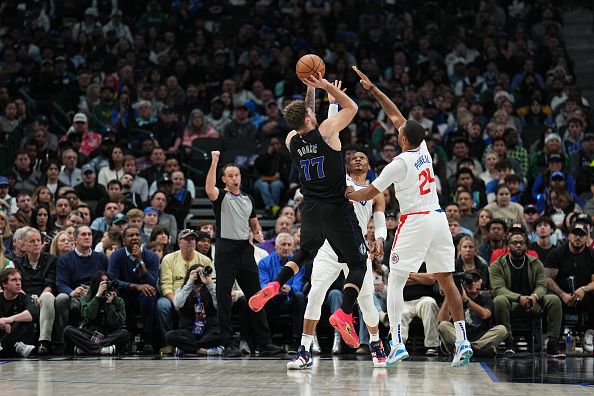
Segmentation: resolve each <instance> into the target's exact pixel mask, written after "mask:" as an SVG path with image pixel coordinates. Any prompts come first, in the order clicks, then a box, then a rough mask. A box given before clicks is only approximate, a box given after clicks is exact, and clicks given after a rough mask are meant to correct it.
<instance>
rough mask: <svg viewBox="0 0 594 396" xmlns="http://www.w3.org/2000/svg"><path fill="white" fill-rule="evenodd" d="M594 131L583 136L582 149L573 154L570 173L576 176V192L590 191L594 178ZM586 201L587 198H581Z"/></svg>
mask: <svg viewBox="0 0 594 396" xmlns="http://www.w3.org/2000/svg"><path fill="white" fill-rule="evenodd" d="M593 162H594V133H591V132H587V133H585V134H584V137H583V138H582V145H581V147H580V149H579V150H578V151H577V152H576V153H574V154H573V155H572V156H571V166H570V173H571V174H572V175H574V176H575V185H576V186H575V189H576V193H577V194H580V198H581V194H583V193H586V192H590V185H591V181H592V180H594V167H592V166H591V164H592V163H593ZM581 201H582V202H584V203H585V200H583V199H582V200H581Z"/></svg>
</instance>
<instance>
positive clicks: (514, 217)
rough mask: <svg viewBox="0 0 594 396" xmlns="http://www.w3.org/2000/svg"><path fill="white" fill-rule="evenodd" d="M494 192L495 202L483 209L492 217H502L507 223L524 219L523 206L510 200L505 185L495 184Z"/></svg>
mask: <svg viewBox="0 0 594 396" xmlns="http://www.w3.org/2000/svg"><path fill="white" fill-rule="evenodd" d="M495 194H496V200H495V202H493V203H490V204H489V205H487V206H485V209H487V210H489V211H490V212H491V213H492V214H493V217H494V218H496V219H502V220H503V221H505V222H506V223H507V224H511V223H513V222H514V221H523V220H524V218H523V215H524V207H523V206H522V205H520V204H518V203H516V202H512V201H511V192H510V189H509V187H508V186H507V185H505V184H501V185H499V186H497V189H496V190H495Z"/></svg>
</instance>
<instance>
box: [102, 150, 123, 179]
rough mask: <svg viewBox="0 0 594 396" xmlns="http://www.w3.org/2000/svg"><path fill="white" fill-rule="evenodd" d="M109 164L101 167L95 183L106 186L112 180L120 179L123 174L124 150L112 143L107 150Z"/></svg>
mask: <svg viewBox="0 0 594 396" xmlns="http://www.w3.org/2000/svg"><path fill="white" fill-rule="evenodd" d="M108 158H109V160H108V161H109V166H108V167H105V168H101V170H100V171H99V176H97V183H99V184H101V185H103V186H104V187H107V183H109V182H110V181H112V180H120V178H121V177H122V175H123V174H124V172H125V171H124V150H122V148H121V147H120V146H118V145H114V146H113V147H112V148H111V150H110V152H109V157H108Z"/></svg>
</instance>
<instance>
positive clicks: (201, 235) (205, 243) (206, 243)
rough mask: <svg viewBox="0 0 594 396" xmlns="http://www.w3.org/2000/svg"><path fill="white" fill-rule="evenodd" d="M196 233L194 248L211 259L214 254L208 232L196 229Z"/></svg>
mask: <svg viewBox="0 0 594 396" xmlns="http://www.w3.org/2000/svg"><path fill="white" fill-rule="evenodd" d="M196 235H197V236H198V239H197V241H196V250H197V251H198V252H200V253H202V254H203V255H205V256H206V257H208V258H209V259H211V260H212V258H213V257H214V254H213V252H212V244H211V239H210V234H208V233H206V232H203V231H198V232H196Z"/></svg>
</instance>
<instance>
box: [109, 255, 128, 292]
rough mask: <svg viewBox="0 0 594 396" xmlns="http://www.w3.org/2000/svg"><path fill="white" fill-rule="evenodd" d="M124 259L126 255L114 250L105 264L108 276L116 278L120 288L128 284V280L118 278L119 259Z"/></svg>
mask: <svg viewBox="0 0 594 396" xmlns="http://www.w3.org/2000/svg"><path fill="white" fill-rule="evenodd" d="M125 259H126V257H124V256H123V254H122V253H121V252H114V253H113V254H112V255H111V257H110V258H109V264H108V265H107V274H108V275H109V277H110V278H112V279H117V280H118V283H119V284H120V289H123V288H127V287H128V285H129V284H130V282H127V281H125V280H122V279H121V278H120V271H119V260H125Z"/></svg>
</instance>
